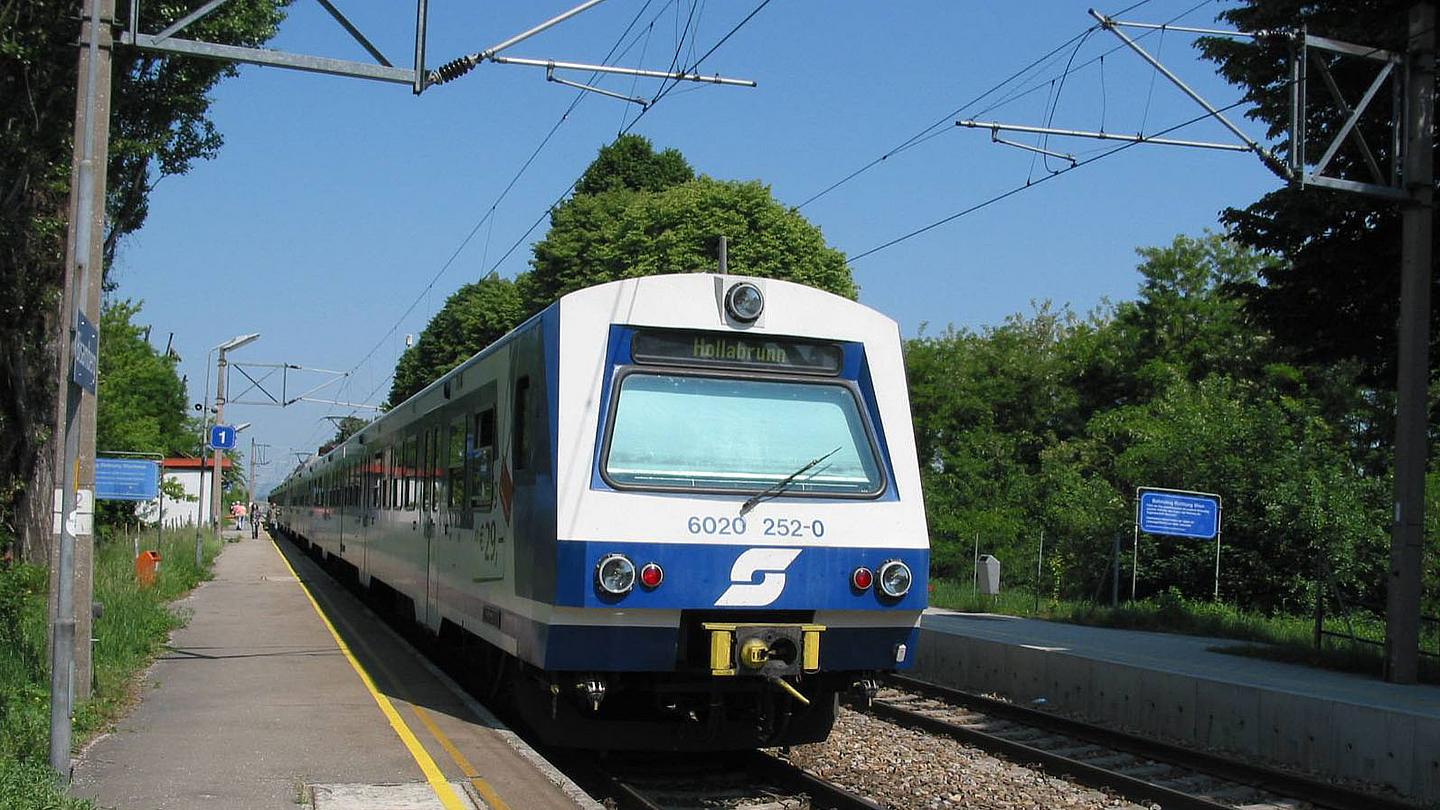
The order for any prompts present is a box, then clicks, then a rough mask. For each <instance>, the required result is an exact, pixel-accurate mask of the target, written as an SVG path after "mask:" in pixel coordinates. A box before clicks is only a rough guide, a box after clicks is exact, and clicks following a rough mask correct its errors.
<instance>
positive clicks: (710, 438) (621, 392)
mask: <svg viewBox="0 0 1440 810" xmlns="http://www.w3.org/2000/svg"><path fill="white" fill-rule="evenodd" d="M271 500H272V501H273V502H274V503H276V504H277V506H278V521H279V524H280V528H281V529H282V530H283V531H285V532H286V533H288V534H290V535H292V536H294V537H297V538H299V539H301V540H303V541H304V542H306V543H308V544H310V545H311V546H313V547H315V548H316V549H318V550H319V551H320V552H321V553H323V554H324V555H326V556H328V557H332V558H336V559H337V560H338V561H340V562H341V564H343V565H345V566H347V567H349V568H352V569H353V571H354V573H355V575H356V577H357V579H358V581H359V583H360V584H362V585H363V586H366V587H369V588H371V589H372V590H376V591H380V592H383V593H387V594H390V595H392V596H393V597H395V598H396V599H397V600H398V601H400V602H401V603H402V604H404V605H405V606H406V607H407V609H413V613H414V618H415V621H416V622H417V623H419V624H421V625H422V626H424V627H426V628H428V629H429V630H430V631H431V632H433V633H435V634H436V635H437V636H438V637H439V638H440V640H441V642H442V643H453V644H456V645H461V646H464V647H466V649H467V650H469V651H472V652H473V651H474V650H476V649H479V650H480V651H481V654H478V655H472V656H471V659H470V660H472V661H473V666H475V667H479V668H485V669H486V670H487V671H486V672H485V673H484V675H485V677H487V678H495V679H497V681H498V679H499V678H500V677H501V676H502V675H503V674H508V676H509V688H510V690H511V693H512V694H513V696H514V699H515V703H516V705H517V707H518V708H519V709H520V711H521V713H522V714H524V715H525V717H526V718H527V720H528V721H529V722H530V724H531V725H532V726H534V727H535V728H536V730H537V731H538V732H539V733H540V734H541V735H542V736H543V737H545V738H547V739H549V740H550V741H551V742H558V743H562V744H570V745H579V746H584V747H602V748H699V749H704V748H712V749H719V748H741V747H753V746H756V745H772V744H790V743H798V742H807V741H813V740H817V739H823V738H824V737H825V736H826V735H827V734H828V732H829V728H830V725H831V723H832V722H833V718H834V713H835V705H836V696H837V694H839V693H840V692H842V691H844V690H846V689H849V688H854V687H857V686H859V687H861V688H863V687H864V685H865V684H866V683H867V682H868V681H867V679H869V678H871V677H873V675H874V673H876V672H881V671H887V670H893V669H903V668H906V667H908V666H909V664H910V662H911V661H912V660H913V657H914V650H915V639H916V635H917V633H916V626H917V624H918V622H919V617H920V613H921V611H922V610H923V609H924V607H925V595H926V577H927V572H928V569H929V550H928V540H927V533H926V526H925V518H924V511H923V507H922V502H921V497H920V479H919V471H918V468H917V461H916V457H915V445H914V438H913V434H912V429H911V423H910V413H909V407H908V399H907V394H906V386H905V379H904V366H903V361H902V358H901V346H900V337H899V331H898V329H897V327H896V325H895V323H894V322H893V321H891V320H890V319H889V318H886V317H885V316H883V315H881V314H880V313H878V312H876V311H874V310H871V309H869V308H867V307H864V306H862V305H860V304H857V303H855V302H853V301H849V300H847V299H844V298H841V297H839V296H835V295H832V294H829V293H826V292H823V291H819V290H816V289H813V288H810V287H806V286H802V285H798V284H793V283H789V282H784V281H778V280H774V279H759V278H745V277H738V276H722V275H712V274H699V273H696V274H685V275H672V276H651V277H645V278H639V279H630V280H625V281H618V282H613V283H610V284H604V285H600V286H597V287H592V288H589V289H584V290H580V291H577V292H574V293H571V294H569V295H566V296H564V297H563V298H561V299H560V300H559V301H558V302H556V303H555V304H554V305H552V306H551V307H549V308H548V309H546V310H545V311H543V312H541V313H540V314H538V315H536V316H535V317H533V318H531V319H530V320H529V321H527V322H526V323H524V324H522V325H521V326H520V327H518V328H516V329H515V330H513V331H512V332H511V333H509V334H508V335H506V336H505V337H504V338H502V339H501V340H499V341H497V342H496V343H495V344H493V345H492V346H490V347H488V348H486V349H485V350H484V351H482V352H480V353H479V354H477V355H475V356H474V357H473V358H471V359H470V360H468V361H466V362H465V363H463V364H461V365H460V366H459V367H457V368H456V369H454V370H453V371H451V372H450V373H449V374H447V375H445V376H444V377H443V378H441V379H440V380H437V381H436V382H435V383H433V384H432V385H430V386H429V387H427V388H426V389H425V390H424V391H422V392H420V393H419V394H416V395H415V396H414V397H412V398H410V399H409V400H407V401H406V402H404V403H403V404H401V405H399V406H397V407H396V408H394V409H392V410H391V411H389V412H387V413H386V414H384V415H383V416H382V417H381V418H379V419H378V420H376V421H375V422H374V423H372V424H370V425H369V426H367V427H366V428H365V429H364V430H362V431H360V432H359V433H357V434H356V435H354V436H352V437H350V438H349V439H348V440H347V441H346V442H345V443H344V444H342V445H340V446H339V447H336V448H334V449H332V450H331V451H330V452H328V453H326V454H325V455H324V456H321V457H319V458H315V459H312V460H311V461H309V462H307V463H306V464H305V465H304V466H303V467H302V468H300V469H298V470H297V471H296V472H295V473H293V474H292V475H291V476H290V478H288V479H287V480H286V481H285V482H284V483H283V484H282V485H281V486H280V487H279V488H278V489H277V491H276V492H275V493H274V494H272V496H271ZM492 670H493V671H492Z"/></svg>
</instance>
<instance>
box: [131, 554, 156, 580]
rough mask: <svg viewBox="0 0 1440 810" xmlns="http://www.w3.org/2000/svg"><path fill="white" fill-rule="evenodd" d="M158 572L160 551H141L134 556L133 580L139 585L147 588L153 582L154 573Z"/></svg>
mask: <svg viewBox="0 0 1440 810" xmlns="http://www.w3.org/2000/svg"><path fill="white" fill-rule="evenodd" d="M159 572H160V552H158V551H142V552H140V556H139V557H136V558H135V580H136V581H137V582H139V583H140V587H142V588H148V587H150V586H152V585H154V584H155V575H156V574H157V573H159Z"/></svg>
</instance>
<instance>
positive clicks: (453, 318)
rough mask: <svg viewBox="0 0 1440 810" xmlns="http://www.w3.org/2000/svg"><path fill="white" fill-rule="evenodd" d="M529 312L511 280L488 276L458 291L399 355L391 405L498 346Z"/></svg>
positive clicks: (391, 392) (391, 389) (392, 386)
mask: <svg viewBox="0 0 1440 810" xmlns="http://www.w3.org/2000/svg"><path fill="white" fill-rule="evenodd" d="M524 314H525V310H524V307H523V305H522V304H521V302H520V293H519V291H518V290H516V288H515V284H514V283H513V282H510V281H507V280H506V279H503V278H499V277H497V276H488V277H486V278H484V279H481V280H480V281H478V282H476V283H474V284H466V285H465V286H463V287H461V288H460V289H458V290H456V291H455V293H454V294H453V295H451V296H450V297H449V298H448V299H446V300H445V306H443V307H441V308H440V311H439V312H437V313H435V317H433V318H431V319H430V323H429V324H428V325H426V327H425V331H423V332H421V333H420V339H419V340H417V341H416V342H415V345H414V346H411V347H410V348H408V349H406V350H405V352H404V353H403V354H401V355H400V360H399V362H397V363H396V364H395V379H394V381H393V382H392V383H391V386H390V401H389V404H390V406H391V407H394V406H395V405H399V404H400V403H401V402H404V401H405V400H406V399H408V398H409V397H411V396H412V395H414V394H416V393H418V392H419V391H420V390H421V389H422V388H424V387H425V386H427V385H429V384H430V383H431V382H434V381H435V380H437V379H439V378H440V377H441V376H442V375H443V374H445V372H447V371H449V370H450V369H452V368H455V367H456V366H458V365H460V364H461V363H462V362H464V361H465V360H467V359H468V358H470V357H471V356H472V355H474V354H475V353H476V352H478V351H480V350H481V349H483V348H485V347H486V346H489V345H490V344H491V343H494V342H495V340H496V339H497V338H499V337H500V336H501V335H503V334H505V333H506V332H508V331H510V330H511V329H513V328H515V326H516V325H517V324H519V323H520V321H521V320H522V319H523V317H524Z"/></svg>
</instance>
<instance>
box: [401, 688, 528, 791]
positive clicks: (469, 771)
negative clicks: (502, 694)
mask: <svg viewBox="0 0 1440 810" xmlns="http://www.w3.org/2000/svg"><path fill="white" fill-rule="evenodd" d="M410 710H411V711H413V712H415V716H416V717H418V718H420V722H422V723H424V724H425V728H427V729H429V730H430V734H431V735H432V736H434V737H435V739H436V740H437V741H439V743H440V746H441V747H442V748H444V749H445V753H447V754H449V755H450V758H451V759H453V760H455V764H456V765H459V766H460V772H461V773H463V774H465V778H466V779H469V780H470V784H471V785H472V786H474V788H475V790H476V791H477V792H478V793H479V794H480V798H482V799H484V800H485V803H486V804H488V805H490V807H491V810H510V805H508V804H506V803H505V800H504V799H502V798H500V794H499V793H496V792H495V788H494V787H492V786H491V785H490V783H489V782H487V781H485V777H483V776H481V775H480V771H479V770H477V769H476V768H475V766H474V765H472V764H470V760H469V759H468V758H467V757H466V756H465V755H464V754H463V753H461V752H460V749H459V747H457V746H456V745H455V743H453V742H451V741H450V738H449V737H447V736H445V732H443V731H441V730H440V727H439V726H437V725H435V721H434V720H433V719H432V718H431V717H430V713H429V712H427V711H425V710H424V709H422V708H420V707H419V706H415V705H413V704H412V705H411V706H410Z"/></svg>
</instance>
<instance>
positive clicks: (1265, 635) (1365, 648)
mask: <svg viewBox="0 0 1440 810" xmlns="http://www.w3.org/2000/svg"><path fill="white" fill-rule="evenodd" d="M930 604H931V605H933V606H935V607H942V608H949V609H951V610H959V611H964V612H966V613H999V614H1003V615H1008V616H1025V617H1031V618H1037V619H1048V620H1051V621H1059V622H1068V623H1071V624H1084V625H1092V626H1096V627H1119V628H1124V629H1128V630H1150V631H1155V632H1161V633H1179V634H1182V635H1192V636H1209V637H1212V638H1223V639H1234V640H1235V641H1238V642H1245V643H1241V644H1234V645H1222V646H1217V647H1215V648H1213V649H1215V651H1216V652H1224V653H1230V654H1234V655H1245V656H1251V657H1256V658H1266V659H1269V660H1274V661H1285V662H1289V663H1296V664H1304V665H1307V666H1313V667H1320V668H1324V669H1335V670H1341V671H1346V672H1363V673H1366V674H1371V675H1379V674H1381V672H1382V669H1383V665H1384V654H1383V651H1382V650H1381V648H1379V647H1376V646H1373V645H1369V644H1362V643H1351V642H1349V641H1346V640H1343V639H1336V638H1333V637H1330V638H1327V639H1326V641H1325V647H1324V648H1323V649H1318V650H1317V649H1316V648H1315V644H1314V633H1315V623H1314V618H1313V617H1310V616H1288V615H1273V616H1267V615H1264V614H1260V613H1254V612H1249V611H1245V610H1241V609H1240V608H1238V607H1236V606H1234V605H1229V604H1225V603H1223V602H1222V603H1217V602H1211V601H1209V600H1197V599H1187V598H1185V597H1183V596H1181V595H1179V594H1176V593H1173V592H1171V593H1163V594H1160V595H1158V596H1155V597H1152V598H1149V599H1142V600H1139V601H1136V602H1123V603H1121V604H1120V605H1119V606H1117V607H1113V608H1112V607H1110V606H1109V605H1099V604H1095V603H1093V602H1084V601H1069V600H1061V599H1051V598H1042V599H1039V600H1037V599H1036V598H1035V595H1034V594H1033V593H1031V592H1028V591H1024V590H1020V589H1013V590H1010V591H1008V592H1006V591H1002V592H1001V594H1000V595H998V596H985V595H982V594H977V593H975V592H974V590H973V589H972V585H971V583H969V582H959V581H956V580H944V579H937V580H935V581H934V588H933V590H932V591H931V594H930ZM1325 629H1326V630H1328V631H1332V632H1353V633H1354V634H1355V635H1356V636H1358V637H1360V638H1371V639H1380V638H1384V635H1385V627H1384V623H1383V621H1381V620H1378V619H1376V618H1375V617H1373V616H1369V615H1357V616H1351V617H1349V618H1348V619H1347V618H1346V617H1334V616H1328V617H1326V622H1325ZM1434 633H1435V630H1434V628H1432V629H1431V633H1430V636H1429V637H1427V638H1426V639H1425V640H1423V642H1422V643H1424V644H1425V649H1428V650H1434V649H1435V648H1436V647H1437V645H1440V640H1437V639H1436V638H1435V637H1434ZM1421 680H1422V681H1424V682H1427V683H1440V661H1437V660H1436V659H1433V658H1430V659H1424V658H1422V660H1421Z"/></svg>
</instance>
